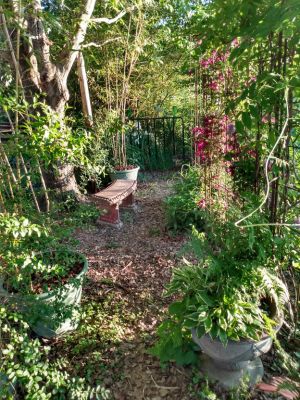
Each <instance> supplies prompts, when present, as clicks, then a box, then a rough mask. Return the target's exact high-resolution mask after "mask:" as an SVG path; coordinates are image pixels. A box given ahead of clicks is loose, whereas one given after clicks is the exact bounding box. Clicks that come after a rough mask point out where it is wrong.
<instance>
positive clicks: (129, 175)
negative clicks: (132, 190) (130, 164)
mask: <svg viewBox="0 0 300 400" xmlns="http://www.w3.org/2000/svg"><path fill="white" fill-rule="evenodd" d="M139 169H140V167H136V168H131V169H124V170H120V171H117V170H115V171H113V172H112V173H111V174H110V177H111V180H112V181H115V180H117V179H125V180H127V181H136V180H137V177H138V172H139Z"/></svg>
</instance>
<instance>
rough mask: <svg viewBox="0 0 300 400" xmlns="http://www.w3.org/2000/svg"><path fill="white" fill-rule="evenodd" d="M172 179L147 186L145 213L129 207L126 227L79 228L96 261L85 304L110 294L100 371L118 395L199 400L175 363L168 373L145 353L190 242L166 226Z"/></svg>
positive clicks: (119, 398) (141, 207)
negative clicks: (166, 291)
mask: <svg viewBox="0 0 300 400" xmlns="http://www.w3.org/2000/svg"><path fill="white" fill-rule="evenodd" d="M171 182H172V180H171V179H168V177H167V176H166V175H165V174H163V175H158V176H156V177H155V178H154V179H151V178H150V179H149V178H148V179H147V181H146V182H144V183H140V184H139V189H138V191H137V196H136V200H137V205H138V211H137V212H136V213H132V212H130V211H127V212H125V211H123V212H122V215H121V219H122V221H123V223H124V225H123V228H122V229H121V230H118V229H115V228H111V227H106V226H103V227H102V226H100V227H98V228H91V229H90V230H88V231H86V230H82V231H80V232H79V233H78V239H79V240H80V243H81V245H80V247H81V250H82V251H83V252H84V253H85V254H86V255H87V257H88V260H89V265H90V270H89V274H88V275H89V276H88V277H89V285H88V288H87V290H86V291H85V295H84V298H83V301H84V302H85V301H90V300H91V301H93V302H95V301H96V302H98V301H100V302H103V301H104V303H105V300H103V299H104V298H105V297H107V296H109V298H110V307H109V308H110V309H109V308H105V306H104V308H105V312H104V313H106V316H105V318H103V319H105V322H104V324H103V326H102V330H103V331H102V332H101V331H100V332H99V338H100V339H99V348H101V350H100V352H101V354H102V358H103V359H104V365H102V371H98V373H99V372H100V379H101V380H102V381H103V382H104V384H105V386H106V387H107V388H109V389H110V390H111V391H112V393H113V396H114V398H115V399H116V400H125V399H126V400H127V399H128V400H129V399H134V400H141V399H152V400H159V399H161V398H164V399H167V400H168V399H170V400H171V399H172V400H176V399H178V400H179V399H180V400H184V399H190V398H192V397H190V395H189V393H188V390H187V385H188V379H187V376H186V375H187V373H186V372H185V371H184V370H182V369H179V368H177V367H175V366H173V367H170V368H167V369H165V370H164V371H163V370H161V368H160V365H159V361H158V360H156V359H154V358H153V357H151V356H150V355H148V354H147V353H146V350H147V348H149V347H150V345H151V344H152V343H153V339H154V332H155V330H156V328H157V324H158V323H159V321H160V320H161V316H162V314H163V311H164V310H165V309H166V306H167V303H168V302H167V300H166V299H164V298H163V296H162V293H163V289H164V286H165V284H166V283H167V282H169V280H170V276H171V271H172V268H173V267H174V266H175V265H176V264H178V262H179V258H178V256H177V253H178V251H179V250H180V249H181V247H182V245H183V243H184V242H185V238H184V237H182V236H180V237H178V236H177V237H174V236H171V235H170V234H168V232H167V230H166V228H165V220H164V212H163V199H164V198H166V197H167V196H168V195H169V194H170V191H171ZM120 314H122V316H121V315H120ZM102 317H103V316H102ZM95 318H97V315H95ZM100 330H101V328H100ZM105 330H106V333H105ZM114 330H115V333H113V332H112V331H114ZM101 342H102V343H101ZM105 342H106V343H105ZM94 345H95V346H96V347H97V344H96V343H94ZM92 357H93V356H92ZM82 362H84V361H83V360H82ZM94 373H95V374H97V371H96V370H94Z"/></svg>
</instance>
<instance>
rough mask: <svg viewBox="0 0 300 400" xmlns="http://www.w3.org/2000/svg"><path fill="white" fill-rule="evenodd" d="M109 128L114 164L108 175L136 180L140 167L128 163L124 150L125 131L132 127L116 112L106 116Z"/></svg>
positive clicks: (112, 177) (114, 177)
mask: <svg viewBox="0 0 300 400" xmlns="http://www.w3.org/2000/svg"><path fill="white" fill-rule="evenodd" d="M108 121H109V123H108V124H109V129H108V131H109V132H110V134H111V138H112V153H113V160H114V165H113V166H112V167H111V171H110V177H111V179H112V180H113V181H114V180H116V179H125V180H134V181H136V180H137V177H138V172H139V169H140V167H139V166H138V165H133V164H132V163H128V159H127V152H126V133H127V131H128V130H130V129H132V127H131V126H130V124H129V123H127V124H126V123H125V122H124V119H123V121H122V119H120V118H119V117H118V115H117V114H114V113H112V114H111V115H110V116H108Z"/></svg>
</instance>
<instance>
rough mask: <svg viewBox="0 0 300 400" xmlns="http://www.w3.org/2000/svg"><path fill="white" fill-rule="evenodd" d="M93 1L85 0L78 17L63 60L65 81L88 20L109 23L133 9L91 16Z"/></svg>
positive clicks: (79, 46)
mask: <svg viewBox="0 0 300 400" xmlns="http://www.w3.org/2000/svg"><path fill="white" fill-rule="evenodd" d="M95 3H96V0H87V1H86V4H85V8H84V11H83V13H82V15H81V18H80V22H79V28H78V31H77V33H76V34H75V36H74V38H73V40H72V45H71V51H70V52H69V54H68V56H67V58H66V60H65V62H64V66H63V79H64V81H65V82H66V80H67V79H68V75H69V73H70V70H71V68H72V66H73V64H74V62H75V60H76V57H77V55H78V52H79V51H80V49H81V48H82V43H83V41H84V38H85V35H86V31H87V28H88V24H89V23H90V22H94V23H106V24H109V25H110V24H113V23H115V22H117V21H118V20H119V19H121V18H122V17H123V16H124V15H125V14H126V13H127V12H129V11H131V10H132V9H133V8H129V9H127V10H123V11H121V12H120V13H119V14H118V15H116V16H115V17H114V18H91V16H92V14H93V11H94V8H95ZM85 47H88V46H85ZM94 47H96V46H94ZM97 47H98V46H97Z"/></svg>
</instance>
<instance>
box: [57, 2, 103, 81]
mask: <svg viewBox="0 0 300 400" xmlns="http://www.w3.org/2000/svg"><path fill="white" fill-rule="evenodd" d="M95 4H96V0H86V4H85V7H84V11H83V13H82V14H81V17H80V22H79V27H78V30H77V33H76V34H75V36H74V37H73V40H72V43H71V51H70V52H69V54H68V55H67V57H66V59H65V62H64V64H63V70H62V77H63V81H64V82H65V83H66V82H67V79H68V76H69V73H70V71H71V68H72V66H73V64H74V62H75V60H76V58H77V54H78V51H79V50H80V48H81V45H82V43H83V41H84V38H85V35H86V31H87V27H88V24H89V22H90V19H91V16H92V14H93V11H94V8H95Z"/></svg>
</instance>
